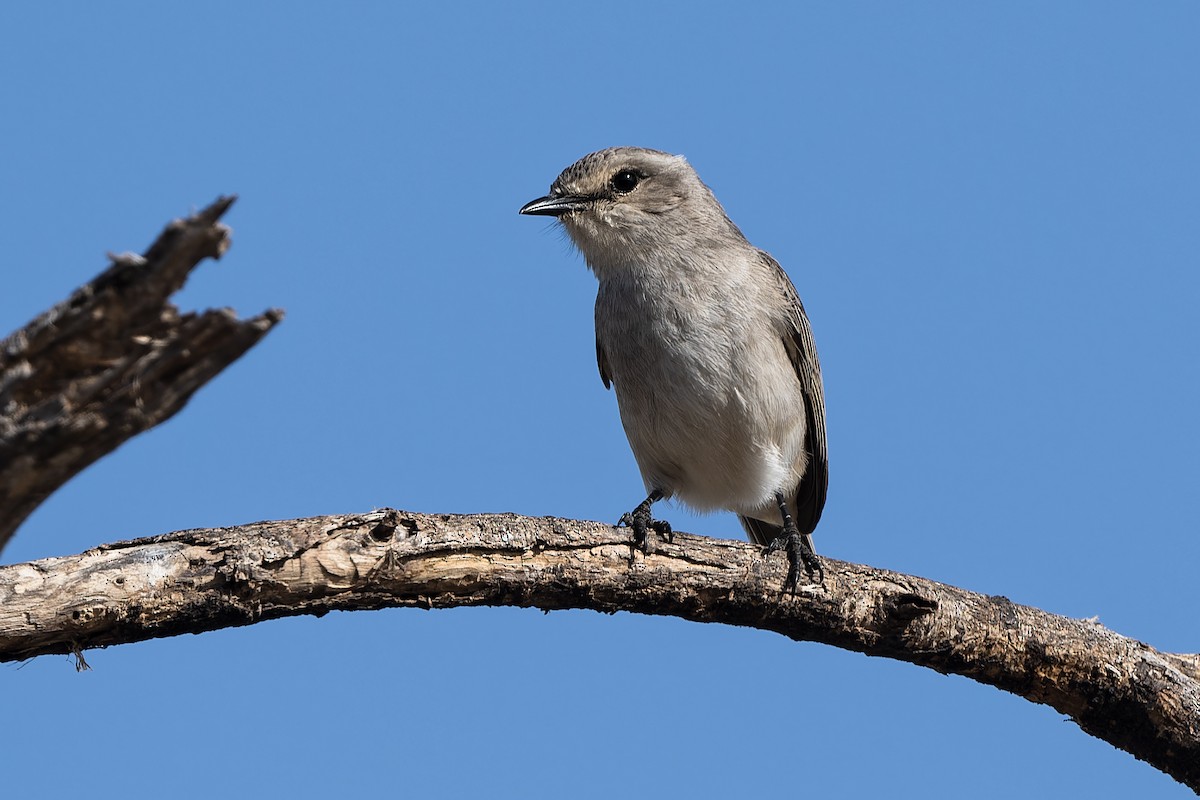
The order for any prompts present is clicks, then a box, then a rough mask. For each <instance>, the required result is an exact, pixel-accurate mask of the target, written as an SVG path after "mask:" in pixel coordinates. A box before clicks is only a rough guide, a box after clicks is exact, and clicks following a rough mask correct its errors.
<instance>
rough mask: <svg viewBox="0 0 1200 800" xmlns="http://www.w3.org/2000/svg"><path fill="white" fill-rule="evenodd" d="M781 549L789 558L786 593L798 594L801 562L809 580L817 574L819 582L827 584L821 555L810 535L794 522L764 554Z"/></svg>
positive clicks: (785, 585)
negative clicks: (810, 539) (814, 546)
mask: <svg viewBox="0 0 1200 800" xmlns="http://www.w3.org/2000/svg"><path fill="white" fill-rule="evenodd" d="M789 522H790V520H789ZM779 550H783V551H785V552H786V553H787V559H788V574H787V579H786V580H784V582H783V591H784V593H785V594H791V595H795V594H796V590H797V588H798V586H799V584H800V565H801V564H803V565H804V572H805V573H806V574H807V575H808V578H809V580H812V578H813V577H814V576H816V578H817V583H820V584H821V585H824V584H825V567H824V566H823V565H822V564H821V557H820V556H818V555H817V553H816V551H815V550H813V547H812V544H811V543H810V542H809V540H808V537H807V536H805V535H804V534H802V533H800V531H799V530H798V529H797V528H796V526H795V525H794V524H793V525H788V526H787V527H785V528H784V529H783V532H782V533H780V534H779V535H778V536H776V537H775V539H774V541H772V542H771V543H770V544H769V545H767V546H766V547H765V548H764V549H763V555H764V556H769V555H771V553H774V552H777V551H779Z"/></svg>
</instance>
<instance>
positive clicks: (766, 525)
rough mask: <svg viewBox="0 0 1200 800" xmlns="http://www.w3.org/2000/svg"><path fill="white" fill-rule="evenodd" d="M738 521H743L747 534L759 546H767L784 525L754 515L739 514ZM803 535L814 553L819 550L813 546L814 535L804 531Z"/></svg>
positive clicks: (781, 531)
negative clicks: (765, 520) (744, 515)
mask: <svg viewBox="0 0 1200 800" xmlns="http://www.w3.org/2000/svg"><path fill="white" fill-rule="evenodd" d="M738 522H740V523H742V528H744V529H745V531H746V535H747V536H749V537H750V541H752V542H754V543H755V544H756V545H758V546H759V547H766V546H767V545H769V544H770V543H771V542H773V541H775V539H776V538H777V537H778V536H779V534H781V533H783V526H782V525H773V524H771V523H770V522H763V521H762V520H761V519H754V518H753V517H742V516H739V517H738ZM801 535H802V536H803V537H804V540H805V542H806V543H807V544H808V546H809V549H811V550H812V551H813V552H814V553H815V552H817V551H816V549H815V548H813V541H812V535H811V534H808V533H802V534H801Z"/></svg>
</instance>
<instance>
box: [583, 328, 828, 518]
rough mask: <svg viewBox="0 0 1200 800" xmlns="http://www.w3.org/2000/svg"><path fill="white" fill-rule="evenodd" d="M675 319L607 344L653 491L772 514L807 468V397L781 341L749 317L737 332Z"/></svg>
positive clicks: (700, 504) (698, 503)
mask: <svg viewBox="0 0 1200 800" xmlns="http://www.w3.org/2000/svg"><path fill="white" fill-rule="evenodd" d="M659 318H660V319H671V317H670V315H666V316H663V315H660V316H659ZM675 321H676V322H677V323H679V324H677V325H676V326H675V327H674V328H673V329H669V330H656V329H655V328H654V327H653V326H646V325H644V324H643V325H642V326H641V331H640V334H639V333H634V332H632V331H625V332H624V333H623V335H622V336H620V337H617V338H616V339H615V340H614V341H613V342H612V343H611V344H608V343H605V351H606V353H607V356H608V359H609V362H610V367H611V369H612V372H613V382H614V384H615V389H616V393H617V401H618V405H619V407H620V412H621V421H622V423H623V425H624V427H625V433H626V435H627V436H628V438H629V444H630V447H631V448H632V450H633V454H634V457H635V458H636V459H637V462H638V466H639V468H640V470H641V473H642V478H643V480H644V481H645V484H646V488H647V491H649V490H652V489H659V490H661V491H662V492H663V493H664V494H666V495H668V496H673V497H675V498H678V499H679V500H681V501H682V502H683V503H685V504H686V505H688V506H690V507H692V508H694V509H696V510H699V511H711V510H716V509H728V510H731V511H735V512H737V513H741V514H745V515H748V516H754V517H763V516H764V515H766V516H770V515H771V511H770V510H771V509H772V508H774V507H775V500H774V496H775V493H776V492H780V491H782V492H785V493H789V492H790V491H791V490H792V489H794V488H795V487H796V486H797V485H798V484H799V481H800V477H801V475H802V474H803V472H804V467H805V451H804V432H805V409H804V397H803V394H802V391H801V388H800V384H799V381H798V379H797V377H796V374H795V369H794V367H793V366H792V364H791V362H790V360H789V358H788V356H787V353H786V351H785V350H784V346H783V343H782V340H781V338H779V337H778V336H777V335H772V334H771V333H770V331H767V330H754V329H753V328H752V327H750V326H748V325H747V324H746V323H745V320H744V319H743V320H741V321H740V322H739V323H738V324H740V326H741V327H740V329H739V328H738V324H728V323H726V322H725V321H723V320H711V321H706V320H695V319H686V320H681V318H680V317H678V316H676V317H675ZM708 323H711V324H708ZM762 324H763V326H764V327H765V326H766V323H765V321H764V322H763V323H762ZM737 330H741V335H740V336H738V335H736V331H737ZM700 343H705V344H704V346H701V345H700Z"/></svg>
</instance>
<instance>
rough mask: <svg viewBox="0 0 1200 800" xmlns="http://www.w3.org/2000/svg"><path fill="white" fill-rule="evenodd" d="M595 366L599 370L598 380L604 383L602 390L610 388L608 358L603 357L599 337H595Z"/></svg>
mask: <svg viewBox="0 0 1200 800" xmlns="http://www.w3.org/2000/svg"><path fill="white" fill-rule="evenodd" d="M596 366H597V367H598V368H599V369H600V380H602V381H604V388H605V389H611V388H612V374H611V373H610V372H609V371H608V357H607V356H606V355H604V348H603V347H601V346H600V337H599V336H597V337H596Z"/></svg>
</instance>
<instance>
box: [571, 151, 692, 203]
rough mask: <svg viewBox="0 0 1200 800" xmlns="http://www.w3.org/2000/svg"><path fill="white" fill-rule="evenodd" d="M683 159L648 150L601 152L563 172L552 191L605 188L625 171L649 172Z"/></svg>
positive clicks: (585, 158) (587, 156)
mask: <svg viewBox="0 0 1200 800" xmlns="http://www.w3.org/2000/svg"><path fill="white" fill-rule="evenodd" d="M678 159H679V156H673V155H671V154H670V153H664V152H663V151H661V150H648V149H646V148H644V147H610V148H608V149H607V150H597V151H596V152H595V153H588V154H587V155H586V156H584V157H583V158H581V159H579V160H578V161H576V162H575V163H574V164H572V165H571V166H569V167H567V168H566V169H564V170H563V171H562V174H560V175H559V176H558V178H557V179H555V181H554V185H553V186H552V187H550V188H551V190H552V191H559V192H562V191H568V190H570V191H579V190H581V189H593V188H596V187H597V186H600V185H603V184H604V183H605V182H607V181H608V179H609V178H610V177H612V174H613V173H614V172H615V171H617V170H619V169H622V168H624V167H630V168H642V169H645V168H648V167H653V166H654V165H655V164H656V163H659V164H663V165H666V164H669V163H671V162H673V161H676V160H678Z"/></svg>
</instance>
